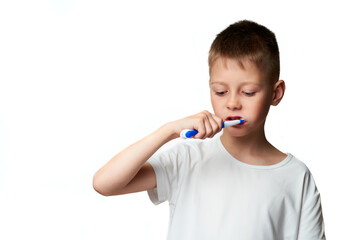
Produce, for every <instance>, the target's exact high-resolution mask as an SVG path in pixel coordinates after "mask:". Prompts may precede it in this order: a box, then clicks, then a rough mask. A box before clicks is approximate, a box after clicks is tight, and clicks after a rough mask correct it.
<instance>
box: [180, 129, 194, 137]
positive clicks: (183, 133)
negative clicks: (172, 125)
mask: <svg viewBox="0 0 360 240" xmlns="http://www.w3.org/2000/svg"><path fill="white" fill-rule="evenodd" d="M197 133H198V131H197V130H196V129H194V130H190V129H184V130H182V131H181V133H180V137H181V138H191V137H193V136H195V135H196V134H197Z"/></svg>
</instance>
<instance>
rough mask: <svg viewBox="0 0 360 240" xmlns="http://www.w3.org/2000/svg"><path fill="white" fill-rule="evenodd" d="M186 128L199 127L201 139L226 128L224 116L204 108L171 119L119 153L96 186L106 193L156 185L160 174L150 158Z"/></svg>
mask: <svg viewBox="0 0 360 240" xmlns="http://www.w3.org/2000/svg"><path fill="white" fill-rule="evenodd" d="M183 129H197V130H198V131H199V133H198V134H196V135H195V136H194V138H197V139H205V138H207V137H213V136H214V135H215V134H216V133H218V132H219V131H221V129H222V119H221V118H219V117H217V116H215V115H214V114H211V113H209V112H208V111H203V112H200V113H198V114H195V115H192V116H189V117H186V118H183V119H180V120H177V121H174V122H170V123H167V124H165V125H163V126H162V127H160V128H159V129H158V130H156V131H155V132H153V133H151V134H150V135H148V136H147V137H145V138H143V139H141V140H140V141H138V142H136V143H134V144H132V145H130V146H129V147H127V148H125V149H124V150H122V151H121V152H119V153H118V154H117V155H115V156H114V157H113V158H112V159H111V160H110V161H109V162H108V163H106V164H105V165H104V166H103V167H102V168H100V169H99V170H98V171H97V172H96V173H95V175H94V178H93V187H94V189H95V190H96V191H97V192H99V193H100V194H102V195H104V196H111V195H119V194H125V193H130V192H139V191H144V190H149V189H153V188H155V187H156V176H155V172H154V170H153V168H152V166H151V165H150V164H149V163H146V161H147V160H148V159H149V158H150V157H151V156H152V155H153V154H154V153H155V152H156V151H157V150H158V149H159V148H160V147H161V146H162V145H164V144H165V143H167V142H169V141H170V140H172V139H175V138H177V137H179V134H180V132H181V130H183Z"/></svg>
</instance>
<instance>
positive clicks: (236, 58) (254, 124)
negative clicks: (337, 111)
mask: <svg viewBox="0 0 360 240" xmlns="http://www.w3.org/2000/svg"><path fill="white" fill-rule="evenodd" d="M279 62H280V61H279V50H278V45H277V42H276V38H275V35H274V33H272V32H271V31H270V30H268V29H267V28H266V27H264V26H262V25H259V24H257V23H255V22H251V21H247V20H244V21H240V22H236V23H234V24H232V25H230V26H229V27H228V28H227V29H225V30H224V31H222V32H221V33H220V34H218V35H217V37H216V39H215V40H214V42H213V43H212V45H211V48H210V52H209V73H210V80H209V86H210V96H211V103H212V106H213V110H214V114H212V113H210V112H208V111H203V112H200V113H198V114H195V115H192V116H189V117H186V118H183V119H180V120H177V121H173V122H169V123H166V124H165V125H163V126H162V127H160V128H159V129H158V130H156V131H155V132H153V133H152V134H150V135H149V136H147V137H145V138H143V139H142V140H140V141H138V142H136V143H135V144H132V145H131V146H129V147H128V148H126V149H124V150H123V151H121V152H120V153H118V154H117V155H116V156H115V157H113V158H112V159H111V160H110V161H109V162H108V163H107V164H105V165H104V166H103V167H102V168H101V169H99V170H98V172H97V173H96V174H95V175H94V183H93V184H94V188H95V190H96V191H98V192H99V193H101V194H103V195H106V196H110V195H119V194H126V193H131V192H138V191H144V190H147V191H148V194H149V197H150V199H151V201H152V202H153V203H154V204H159V203H161V202H164V201H169V205H170V224H169V230H168V239H171V240H174V239H179V240H190V239H194V240H195V239H196V240H211V239H214V240H215V239H216V240H234V239H249V240H262V239H263V240H265V239H266V240H268V239H273V240H281V239H304V240H310V239H325V233H324V224H323V218H322V211H321V203H320V195H319V192H318V191H317V188H316V185H315V182H314V180H313V178H312V176H311V173H310V171H309V170H308V168H307V167H306V166H305V164H304V163H302V162H301V161H300V160H298V159H297V158H295V157H294V156H293V155H291V154H290V153H286V154H285V153H283V152H281V151H279V150H278V149H276V148H275V147H274V146H273V145H271V144H270V143H269V142H268V141H267V139H266V137H265V133H264V124H265V120H266V116H267V113H268V111H269V108H270V106H271V105H273V106H276V105H277V104H279V102H280V101H281V99H282V97H283V95H284V91H285V83H284V81H282V80H279V73H280V63H279ZM239 118H241V119H244V120H245V124H241V125H236V126H233V127H227V128H224V130H223V131H222V134H218V135H216V134H217V133H219V132H220V131H221V130H222V128H221V127H222V121H227V120H234V119H239ZM183 129H197V130H198V134H196V135H195V136H194V137H193V138H195V139H197V140H183V141H179V142H178V143H177V144H175V145H174V146H172V147H171V148H169V149H167V150H166V151H163V152H157V150H158V149H159V148H160V147H161V146H162V145H164V144H165V143H167V142H168V141H170V140H172V139H175V138H177V137H178V136H179V134H180V132H181V130H183ZM215 135H216V136H215ZM214 136H215V137H214ZM205 138H209V139H206V140H203V139H205ZM200 139H202V140H200Z"/></svg>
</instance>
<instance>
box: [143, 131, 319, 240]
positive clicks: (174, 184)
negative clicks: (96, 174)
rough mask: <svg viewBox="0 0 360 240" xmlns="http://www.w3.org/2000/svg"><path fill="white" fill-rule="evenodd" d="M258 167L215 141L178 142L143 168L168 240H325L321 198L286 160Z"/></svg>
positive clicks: (296, 164)
mask: <svg viewBox="0 0 360 240" xmlns="http://www.w3.org/2000/svg"><path fill="white" fill-rule="evenodd" d="M287 155H288V156H287V157H286V158H285V159H284V160H282V161H281V162H279V163H277V164H274V165H269V166H258V165H250V164H246V163H243V162H241V161H239V160H237V159H236V158H234V157H233V156H232V155H231V154H230V153H229V152H227V150H226V149H225V147H224V146H223V145H222V143H221V140H220V134H218V135H216V136H215V137H214V138H212V139H206V140H195V139H187V140H182V141H179V142H178V143H177V144H175V145H174V146H172V147H171V148H169V149H167V150H165V151H162V152H161V151H160V152H157V153H155V154H154V155H153V156H152V157H151V158H150V159H149V160H148V162H149V163H150V164H151V165H152V166H153V168H154V171H155V174H156V182H157V187H156V188H155V189H152V190H148V194H149V197H150V199H151V201H152V202H153V203H154V204H155V205H157V204H159V203H162V202H164V201H168V202H169V206H170V219H169V230H168V238H167V239H168V240H192V239H193V240H235V239H241V240H271V239H273V240H282V239H286V240H288V239H289V240H290V239H298V240H313V239H316V240H318V239H325V233H324V223H323V217H322V211H321V203H320V194H319V192H318V190H317V188H316V185H315V182H314V179H313V178H312V175H311V173H310V171H309V169H308V168H307V167H306V165H305V164H304V163H303V162H301V161H300V160H298V159H297V158H295V157H294V156H293V155H291V154H290V153H288V154H287Z"/></svg>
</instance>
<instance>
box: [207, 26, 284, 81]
mask: <svg viewBox="0 0 360 240" xmlns="http://www.w3.org/2000/svg"><path fill="white" fill-rule="evenodd" d="M219 58H230V59H234V60H237V61H238V63H239V65H240V67H241V68H244V64H243V62H244V61H246V60H250V61H251V62H253V63H254V64H255V65H256V66H257V67H258V69H259V71H261V72H262V73H263V74H264V75H265V76H266V77H267V79H268V81H269V82H270V83H271V84H273V83H275V82H276V81H277V80H279V75H280V58H279V48H278V45H277V42H276V37H275V34H274V33H273V32H272V31H270V30H269V29H267V28H266V27H264V26H262V25H259V24H257V23H255V22H252V21H249V20H243V21H239V22H236V23H234V24H231V25H230V26H229V27H227V28H226V29H225V30H223V31H222V32H220V33H219V34H218V35H217V36H216V38H215V40H214V41H213V43H212V45H211V47H210V51H209V58H208V63H209V74H211V67H212V66H213V64H214V63H215V61H216V60H217V59H219Z"/></svg>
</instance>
